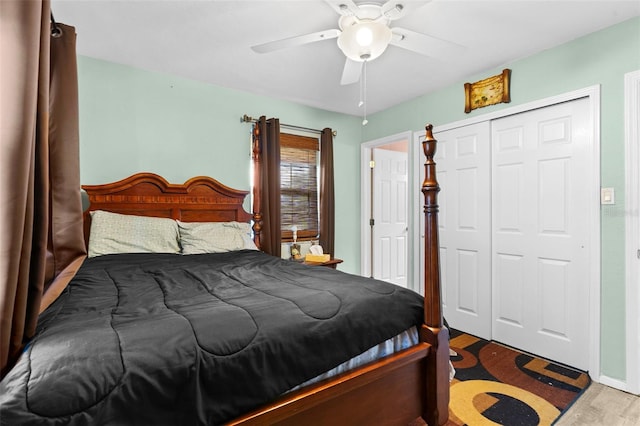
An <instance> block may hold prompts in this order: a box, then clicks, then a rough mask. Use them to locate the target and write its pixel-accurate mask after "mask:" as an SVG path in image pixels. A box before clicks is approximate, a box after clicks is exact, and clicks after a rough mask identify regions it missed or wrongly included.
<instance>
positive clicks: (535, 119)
mask: <svg viewBox="0 0 640 426" xmlns="http://www.w3.org/2000/svg"><path fill="white" fill-rule="evenodd" d="M588 108H589V102H588V100H587V99H579V100H576V101H571V102H565V103H561V104H557V105H553V106H549V107H546V108H541V109H537V110H533V111H529V112H526V113H522V114H516V115H513V116H509V117H505V118H500V119H497V120H494V121H492V123H491V141H492V160H491V163H492V179H491V180H492V187H493V189H492V193H493V203H492V264H493V271H492V281H493V300H492V306H493V330H492V331H493V339H494V340H496V341H500V342H503V343H506V344H508V345H511V346H514V347H517V348H519V349H522V350H525V351H528V352H531V353H535V354H538V355H541V356H543V357H546V358H549V359H552V360H554V361H559V362H562V363H565V364H567V365H570V366H573V367H577V368H581V369H584V370H586V369H588V367H589V366H588V361H589V356H588V349H589V348H588V342H589V339H588V330H589V323H588V318H589V315H588V308H589V282H590V281H589V248H588V247H587V245H588V244H589V219H588V213H587V212H588V211H589V209H588V203H589V193H590V191H591V189H590V188H589V187H588V185H587V184H586V182H589V181H590V180H589V179H587V176H589V173H594V172H593V171H591V170H588V164H590V161H589V159H590V155H591V154H590V150H591V147H592V146H593V144H592V141H591V137H592V136H591V135H592V132H590V131H589V130H590V128H589V116H590V115H589V109H588ZM593 261H599V259H594V260H593Z"/></svg>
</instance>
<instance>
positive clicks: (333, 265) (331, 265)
mask: <svg viewBox="0 0 640 426" xmlns="http://www.w3.org/2000/svg"><path fill="white" fill-rule="evenodd" d="M339 263H342V259H338V258H333V259H330V260H327V261H326V262H307V261H306V260H305V261H304V262H302V264H303V265H308V266H326V267H328V268H333V269H336V268H337V266H338V264H339Z"/></svg>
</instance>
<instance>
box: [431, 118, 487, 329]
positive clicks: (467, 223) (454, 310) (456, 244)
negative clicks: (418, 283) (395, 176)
mask: <svg viewBox="0 0 640 426" xmlns="http://www.w3.org/2000/svg"><path fill="white" fill-rule="evenodd" d="M490 134H491V130H490V125H489V122H483V123H478V124H474V125H469V126H465V127H461V128H457V129H452V130H448V131H444V132H438V134H437V135H436V139H438V146H437V150H436V158H435V161H436V163H437V165H438V166H437V173H438V175H437V176H438V182H439V184H440V194H439V195H438V204H439V205H440V217H439V224H440V227H439V228H440V229H439V233H440V259H441V276H442V286H443V307H444V317H445V318H446V319H447V322H448V323H449V325H450V326H451V327H452V328H455V329H458V330H463V331H465V332H467V333H471V334H473V335H475V336H479V337H482V338H485V339H491V182H490V175H491V167H490V147H491V140H490V139H489V137H490Z"/></svg>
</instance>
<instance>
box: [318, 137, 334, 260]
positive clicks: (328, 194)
mask: <svg viewBox="0 0 640 426" xmlns="http://www.w3.org/2000/svg"><path fill="white" fill-rule="evenodd" d="M320 245H321V246H322V249H323V250H324V252H325V253H329V254H331V255H332V256H334V255H335V251H334V249H335V193H334V187H333V132H332V130H331V129H329V128H325V129H323V130H322V135H321V136H320Z"/></svg>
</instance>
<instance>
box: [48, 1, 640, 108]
mask: <svg viewBox="0 0 640 426" xmlns="http://www.w3.org/2000/svg"><path fill="white" fill-rule="evenodd" d="M410 1H411V0H408V1H407V2H410ZM355 2H356V3H358V4H362V3H379V4H381V3H384V0H381V1H378V2H376V1H369V0H365V1H359V0H355ZM51 7H52V12H53V14H54V17H55V19H56V21H58V22H62V23H65V24H68V25H73V26H74V27H75V28H76V32H77V34H78V40H77V52H78V54H80V55H85V56H90V57H94V58H99V59H104V60H107V61H112V62H116V63H121V64H126V65H131V66H134V67H138V68H142V69H146V70H152V71H159V72H164V73H169V74H174V75H177V76H182V77H186V78H189V79H193V80H198V81H203V82H208V83H211V84H214V85H217V86H224V87H229V88H233V89H238V90H242V91H246V92H250V93H254V94H259V95H265V96H269V97H273V98H278V99H284V100H288V101H293V102H297V103H300V104H304V105H309V106H313V107H318V108H322V109H326V110H330V111H336V112H341V113H346V114H352V115H362V109H361V108H359V107H358V101H359V99H360V85H359V84H357V83H356V84H351V85H346V86H342V85H340V78H341V75H342V70H343V66H344V62H345V57H344V55H343V54H342V52H341V51H340V50H339V48H338V46H337V44H336V40H335V39H333V40H323V41H319V42H316V43H313V44H307V45H304V46H299V47H293V48H288V49H284V50H279V51H276V52H271V53H264V54H259V53H255V52H254V51H253V50H251V48H250V47H251V46H253V45H257V44H261V43H265V42H269V41H273V40H278V39H284V38H288V37H293V36H298V35H302V34H307V33H311V32H316V31H321V30H326V29H332V28H338V24H337V23H338V18H339V15H338V14H337V13H336V12H335V11H334V10H333V9H332V8H331V7H330V6H329V5H328V4H327V3H326V2H325V1H323V0H302V1H290V0H289V1H284V0H280V1H266V0H262V1H249V0H236V1H220V0H208V1H206V0H200V1H188V0H173V1H170V0H136V1H123V0H119V1H113V0H52V6H51ZM639 15H640V1H638V0H622V1H616V0H598V1H593V0H592V1H583V0H567V1H560V0H536V1H524V0H490V1H486V0H466V1H463V0H433V1H431V2H430V3H427V4H425V5H424V6H421V7H420V8H418V9H417V10H414V11H413V12H412V13H411V14H410V15H408V16H406V17H404V18H402V19H400V20H397V21H393V22H392V23H391V26H392V27H394V26H398V27H403V28H407V29H410V30H414V31H417V32H422V33H425V34H428V35H430V36H434V37H437V38H440V39H444V40H447V41H450V42H454V43H456V44H459V45H461V46H464V49H463V50H462V52H461V53H460V51H457V52H456V53H449V52H446V51H445V52H437V54H434V57H427V56H423V55H419V54H417V53H413V52H410V51H407V50H404V49H401V48H398V47H396V46H389V47H388V48H387V50H386V51H385V52H384V53H383V54H382V56H381V57H379V58H378V59H376V60H374V61H372V62H370V63H369V64H368V65H367V79H366V81H367V112H368V113H369V114H371V113H374V112H377V111H380V110H384V109H386V108H388V107H391V106H393V105H396V104H399V103H402V102H404V101H407V100H409V99H413V98H415V97H417V96H420V95H423V94H426V93H429V92H432V91H434V90H437V89H438V88H441V87H445V86H448V85H451V84H454V83H456V82H464V81H466V79H467V78H468V77H470V76H473V75H477V74H479V73H482V72H485V71H487V70H493V69H494V68H500V67H503V66H505V65H506V64H509V63H510V62H512V61H514V60H517V59H520V58H524V57H527V56H529V55H532V54H534V53H536V52H540V51H543V50H546V49H549V48H551V47H554V46H557V45H560V44H562V43H565V42H568V41H570V40H573V39H575V38H578V37H580V36H583V35H585V34H588V33H591V32H594V31H597V30H599V29H602V28H605V27H608V26H611V25H614V24H616V23H619V22H622V21H625V20H627V19H629V18H631V17H634V16H639ZM639 31H640V29H639ZM603 48H606V46H603ZM593 54H594V55H597V54H598V52H597V51H594V52H593ZM483 77H484V76H483ZM486 77H488V75H487V76H486Z"/></svg>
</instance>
